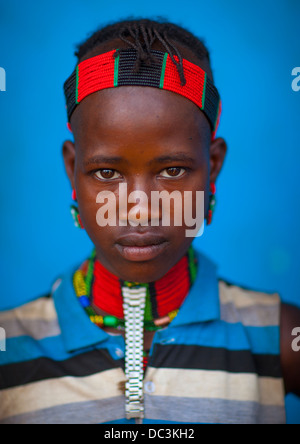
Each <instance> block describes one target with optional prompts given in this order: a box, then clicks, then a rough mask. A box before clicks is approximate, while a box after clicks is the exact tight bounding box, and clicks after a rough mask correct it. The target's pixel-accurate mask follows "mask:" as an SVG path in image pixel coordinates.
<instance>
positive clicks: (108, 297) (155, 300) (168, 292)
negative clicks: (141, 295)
mask: <svg viewBox="0 0 300 444" xmlns="http://www.w3.org/2000/svg"><path fill="white" fill-rule="evenodd" d="M196 267H197V264H196V259H195V256H194V251H193V248H192V247H190V248H189V250H188V252H187V253H186V255H185V256H183V257H182V259H181V260H180V261H179V262H178V263H177V264H176V265H174V267H172V268H171V269H170V270H169V271H168V272H167V273H166V274H165V276H163V277H162V278H161V279H159V280H158V281H155V282H150V283H147V284H142V285H145V286H146V288H147V296H146V309H145V321H151V320H153V319H159V318H163V317H165V316H167V315H168V314H170V313H172V312H174V311H175V310H177V309H178V308H179V307H180V306H181V305H182V303H183V301H184V299H185V297H186V296H187V294H188V292H189V290H190V288H191V286H192V284H193V282H194V280H195V276H196ZM93 270H94V271H93V280H92V283H91V299H92V302H93V305H94V306H95V307H97V308H98V309H99V310H101V311H103V312H105V313H107V314H110V315H112V316H115V317H117V318H119V319H124V312H123V297H122V287H124V286H129V287H130V286H133V285H134V283H131V282H128V281H123V280H121V279H119V278H118V277H117V276H115V275H114V274H112V273H111V272H109V271H108V270H107V269H106V268H105V267H104V266H103V265H102V264H101V263H100V262H99V261H98V260H97V259H96V260H95V263H94V269H93ZM135 284H136V283H135Z"/></svg>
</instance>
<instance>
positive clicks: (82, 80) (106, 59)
mask: <svg viewBox="0 0 300 444" xmlns="http://www.w3.org/2000/svg"><path fill="white" fill-rule="evenodd" d="M151 54H152V55H153V56H154V57H155V59H156V60H157V63H155V64H151V66H148V65H146V64H145V63H144V64H142V65H141V67H140V69H139V71H138V72H135V70H134V67H135V63H136V60H137V51H136V50H135V49H124V50H121V51H118V52H117V54H116V50H112V51H109V52H106V53H105V54H100V55H98V56H95V57H92V58H89V59H87V60H84V61H83V62H81V63H79V64H78V65H77V67H76V69H75V71H74V72H73V73H72V75H71V76H70V77H69V78H68V79H67V81H66V82H65V84H64V92H65V97H66V103H67V113H68V121H69V122H70V119H71V115H72V113H73V112H74V110H75V108H76V107H77V106H78V105H79V104H80V102H81V101H82V100H83V99H84V98H85V97H87V96H88V95H90V94H93V93H94V92H96V91H101V90H102V89H106V88H116V87H119V86H133V85H135V86H151V87H153V88H160V89H163V90H166V91H172V92H175V93H177V94H180V95H182V96H184V97H186V98H187V99H189V100H191V101H192V102H193V103H195V104H196V105H197V106H198V107H199V108H200V109H201V110H202V111H203V113H204V114H205V116H206V117H207V119H208V121H209V123H210V127H211V131H212V139H214V138H215V134H216V131H217V127H218V124H219V119H220V114H221V100H220V96H219V93H218V90H217V89H216V87H215V86H214V85H213V83H212V81H211V80H210V79H209V78H208V76H207V74H206V72H205V71H203V69H201V68H200V67H199V66H197V65H195V64H194V63H191V62H189V61H188V60H185V59H183V69H184V76H185V79H186V83H185V85H184V86H182V84H181V81H180V77H179V73H178V71H177V67H176V65H175V64H174V63H173V62H172V60H171V57H170V55H169V54H168V53H164V52H161V51H154V50H153V51H151ZM174 57H175V58H176V56H174ZM176 60H177V59H176Z"/></svg>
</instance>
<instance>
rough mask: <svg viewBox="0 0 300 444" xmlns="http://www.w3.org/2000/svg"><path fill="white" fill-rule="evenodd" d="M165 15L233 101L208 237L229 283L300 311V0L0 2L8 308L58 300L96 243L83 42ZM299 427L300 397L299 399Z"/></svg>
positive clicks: (224, 124)
mask: <svg viewBox="0 0 300 444" xmlns="http://www.w3.org/2000/svg"><path fill="white" fill-rule="evenodd" d="M129 15H133V16H135V17H138V16H145V17H150V18H156V17H157V16H164V17H166V18H167V19H168V20H170V21H174V22H175V23H177V24H179V25H182V26H184V27H187V28H188V29H189V30H190V31H192V32H194V33H195V34H196V35H198V36H199V37H204V39H205V42H206V44H207V46H208V48H209V50H210V53H211V58H212V67H213V70H214V76H215V82H216V85H217V87H218V89H219V91H220V93H221V96H222V101H223V115H222V119H221V125H220V130H219V132H218V134H219V135H222V136H223V137H224V138H225V139H226V140H227V143H228V146H229V150H228V156H227V160H226V163H225V165H224V168H223V170H222V172H221V175H220V177H219V180H218V182H217V199H218V202H217V208H216V211H215V216H214V221H213V224H212V226H211V227H208V228H207V229H206V230H205V233H204V236H203V237H202V238H200V239H199V240H197V244H198V245H199V246H200V247H201V248H202V250H203V251H204V252H205V253H206V254H208V255H209V256H210V257H211V258H213V259H214V260H215V261H216V263H217V264H218V265H219V273H220V275H221V276H222V277H225V278H226V279H228V280H230V281H233V282H236V283H238V284H242V285H245V286H250V287H253V288H257V289H262V290H266V291H278V292H280V294H281V297H282V299H283V300H284V301H287V302H292V303H294V304H297V305H298V306H300V296H299V263H300V257H299V256H300V254H299V246H300V245H299V244H300V239H299V235H298V233H299V231H298V230H299V216H300V204H299V202H300V199H299V194H300V190H299V186H298V184H299V182H298V178H299V161H300V151H299V140H300V138H299V132H300V130H299V122H300V106H299V104H300V91H299V92H294V91H293V90H292V88H291V83H292V80H293V78H292V76H291V72H292V69H293V68H294V67H296V66H300V50H299V19H300V2H299V1H298V0H288V1H287V0H281V1H271V0H267V1H264V2H262V1H258V0H254V1H251V2H240V1H238V0H231V1H225V0H222V1H221V0H211V1H203V0H185V1H175V0H172V1H164V2H162V1H158V0H151V2H144V1H143V2H141V1H139V2H138V1H134V0H127V1H121V0H115V1H113V2H107V1H99V0H97V1H96V0H72V1H62V0H60V1H58V0H52V2H37V1H36V2H33V1H30V0H29V1H27V2H21V0H18V1H16V0H10V1H9V2H8V1H5V2H4V1H3V0H1V3H0V66H1V67H3V68H5V70H6V76H7V85H6V86H7V91H6V92H0V146H1V150H0V165H1V175H0V202H1V231H0V236H1V257H0V260H1V263H0V267H1V303H0V307H1V308H4V309H5V308H8V307H12V306H15V305H18V304H20V303H22V302H25V301H28V300H31V299H33V298H36V297H37V296H39V295H41V294H43V293H46V292H48V291H49V288H50V285H51V283H52V282H53V280H54V279H55V278H56V276H57V275H58V274H59V273H60V272H61V271H63V270H65V269H66V268H67V267H68V266H69V265H70V264H72V263H74V262H77V261H80V260H81V259H82V258H85V257H86V255H87V254H88V253H89V252H90V249H91V243H90V241H89V239H88V238H87V236H86V234H85V232H83V231H80V230H77V229H76V228H75V227H73V223H72V220H71V216H70V214H69V204H70V203H71V188H70V185H69V183H68V181H67V178H66V175H65V172H64V168H63V162H62V157H61V146H62V142H63V140H64V139H66V138H69V137H70V134H69V132H68V131H67V129H66V114H65V104H64V97H63V92H62V85H63V82H64V80H65V79H66V78H67V77H68V76H69V75H70V73H71V72H72V70H73V67H74V65H75V57H74V55H73V54H74V49H75V44H77V43H79V42H81V41H82V40H84V39H85V38H86V37H87V35H88V34H89V33H90V32H92V31H94V30H95V29H96V28H97V27H98V26H101V25H105V24H107V22H110V21H116V20H119V19H124V18H127V17H128V16H129ZM287 413H288V421H289V422H290V423H298V424H300V401H299V400H297V399H296V398H295V397H293V396H288V399H287Z"/></svg>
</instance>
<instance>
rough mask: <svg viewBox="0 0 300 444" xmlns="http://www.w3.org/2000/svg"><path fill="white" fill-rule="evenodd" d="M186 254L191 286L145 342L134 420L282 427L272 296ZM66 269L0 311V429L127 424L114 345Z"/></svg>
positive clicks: (120, 347) (276, 310)
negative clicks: (46, 286)
mask: <svg viewBox="0 0 300 444" xmlns="http://www.w3.org/2000/svg"><path fill="white" fill-rule="evenodd" d="M195 254H196V256H197V258H198V264H199V266H198V273H197V278H196V281H195V282H194V285H193V286H192V288H191V290H190V292H189V294H188V295H187V297H186V299H185V300H184V302H183V304H182V306H181V309H180V311H179V314H178V316H177V317H176V318H175V319H174V320H173V321H172V322H171V324H170V325H169V326H168V327H167V328H165V329H163V330H160V331H158V332H156V333H155V336H154V339H153V343H152V347H151V351H150V359H149V364H148V368H147V370H146V373H145V379H144V395H145V396H144V400H145V419H144V420H143V423H144V424H155V423H160V424H162V423H166V424H171V423H177V424H187V423H188V424H193V423H195V424H199V423H200V424H212V423H214V424H257V423H263V424H279V423H285V404H284V396H285V394H284V384H283V379H282V374H281V367H280V356H279V354H280V349H279V314H280V300H279V297H278V295H277V294H268V293H262V292H257V291H251V290H247V289H243V288H241V287H238V286H235V285H231V284H228V283H226V282H225V281H223V280H220V279H218V277H217V270H216V267H215V265H214V264H213V263H212V262H211V261H210V260H209V259H208V258H206V257H205V256H204V255H203V254H201V253H200V252H199V251H197V250H195ZM76 269H77V267H74V268H72V269H71V270H69V272H68V273H66V274H65V275H64V276H62V277H61V279H59V280H58V281H57V282H56V284H55V287H54V288H53V291H52V293H51V295H49V296H47V297H41V298H39V299H37V300H35V301H32V302H30V303H27V304H25V305H23V306H21V307H18V308H15V309H13V310H10V311H5V312H2V313H1V314H0V328H2V329H4V331H5V333H6V347H5V349H6V351H1V352H0V423H2V424H100V423H109V424H114V423H115V424H117V423H118V424H120V423H121V424H132V423H134V420H126V419H125V397H124V394H123V391H122V389H121V388H120V387H121V386H122V383H123V382H124V378H125V373H124V353H125V343H124V339H123V337H122V336H121V335H112V334H108V333H107V332H105V331H103V330H101V329H100V328H98V327H97V326H95V325H94V324H92V323H91V321H90V320H89V318H88V316H87V315H86V313H85V312H84V311H83V309H82V307H81V306H80V304H79V302H78V300H77V297H76V295H75V293H74V289H73V286H72V276H73V273H74V271H75V270H76ZM2 331H3V330H2Z"/></svg>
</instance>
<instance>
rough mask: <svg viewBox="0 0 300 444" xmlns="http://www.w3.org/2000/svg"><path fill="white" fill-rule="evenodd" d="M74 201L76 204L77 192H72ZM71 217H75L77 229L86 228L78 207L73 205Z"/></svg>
mask: <svg viewBox="0 0 300 444" xmlns="http://www.w3.org/2000/svg"><path fill="white" fill-rule="evenodd" d="M72 199H73V200H74V202H77V196H76V191H75V190H73V191H72ZM71 215H72V217H73V220H74V224H75V227H77V228H82V229H83V228H84V226H83V224H82V221H81V218H80V214H79V211H78V207H76V205H71Z"/></svg>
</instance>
